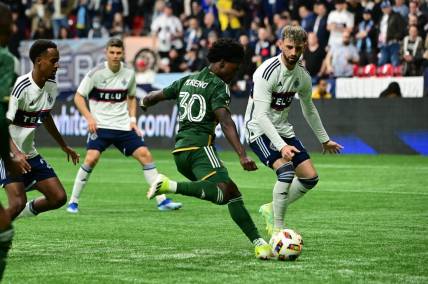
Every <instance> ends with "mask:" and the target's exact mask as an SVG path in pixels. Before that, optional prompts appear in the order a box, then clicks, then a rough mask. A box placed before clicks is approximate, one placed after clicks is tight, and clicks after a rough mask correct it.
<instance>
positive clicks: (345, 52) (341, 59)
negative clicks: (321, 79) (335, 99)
mask: <svg viewBox="0 0 428 284" xmlns="http://www.w3.org/2000/svg"><path fill="white" fill-rule="evenodd" d="M359 59H360V58H359V56H358V50H357V48H356V47H355V46H354V45H353V44H352V43H351V34H350V33H349V32H347V31H345V32H343V35H342V44H339V45H333V46H332V47H331V49H330V51H329V52H328V54H327V57H326V59H325V63H326V68H327V72H328V73H329V74H332V75H333V76H334V77H352V75H353V65H354V64H357V63H358V61H359Z"/></svg>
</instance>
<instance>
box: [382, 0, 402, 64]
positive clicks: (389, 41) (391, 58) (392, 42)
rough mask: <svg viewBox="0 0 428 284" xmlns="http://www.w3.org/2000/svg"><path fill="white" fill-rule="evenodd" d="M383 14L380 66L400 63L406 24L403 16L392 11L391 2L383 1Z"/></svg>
mask: <svg viewBox="0 0 428 284" xmlns="http://www.w3.org/2000/svg"><path fill="white" fill-rule="evenodd" d="M381 8H382V13H383V16H382V18H381V21H380V33H379V47H380V58H379V66H382V65H384V64H387V63H391V64H392V65H393V66H398V65H400V42H401V40H402V39H403V37H404V33H405V27H406V24H405V22H404V20H403V18H402V17H401V16H400V15H399V14H397V13H395V12H393V11H392V7H391V2H389V1H383V2H382V4H381Z"/></svg>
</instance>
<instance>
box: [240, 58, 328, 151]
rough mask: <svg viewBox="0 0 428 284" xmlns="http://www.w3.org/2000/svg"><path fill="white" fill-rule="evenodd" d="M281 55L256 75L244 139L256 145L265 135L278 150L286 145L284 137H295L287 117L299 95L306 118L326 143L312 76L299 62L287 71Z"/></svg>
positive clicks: (265, 63) (264, 64)
mask: <svg viewBox="0 0 428 284" xmlns="http://www.w3.org/2000/svg"><path fill="white" fill-rule="evenodd" d="M281 56H282V54H279V55H278V56H275V57H272V58H270V59H268V60H266V61H265V62H263V64H262V65H260V66H259V67H258V68H257V70H256V71H255V72H254V75H253V82H254V86H253V89H252V92H251V95H250V98H249V100H248V105H247V110H246V113H245V126H246V127H245V136H246V139H247V142H249V143H251V142H254V141H255V140H256V139H257V138H258V137H259V136H261V135H263V134H265V135H266V136H267V137H268V138H269V139H270V141H271V142H272V144H273V146H274V147H275V148H276V149H277V150H278V151H281V149H282V148H283V147H284V146H285V145H286V143H285V142H284V140H283V139H282V138H281V137H286V138H291V137H294V136H295V134H294V130H293V126H292V125H291V124H290V123H289V122H288V113H289V111H290V106H291V103H292V101H293V99H294V97H295V95H296V94H298V97H299V99H300V105H301V108H302V111H303V115H304V117H305V119H306V120H307V122H308V123H309V125H310V127H311V128H312V130H313V131H314V133H315V135H316V136H317V138H318V140H319V141H320V142H321V143H323V142H326V141H328V140H329V137H328V135H327V133H326V131H325V130H324V127H323V125H322V123H321V120H320V117H319V115H318V111H317V109H316V108H315V105H314V104H313V102H312V82H311V77H310V75H309V73H308V72H307V71H306V69H305V68H304V67H303V66H302V65H301V62H298V63H297V64H296V65H295V67H294V69H292V70H288V69H287V67H286V66H285V64H284V62H283V59H282V57H281Z"/></svg>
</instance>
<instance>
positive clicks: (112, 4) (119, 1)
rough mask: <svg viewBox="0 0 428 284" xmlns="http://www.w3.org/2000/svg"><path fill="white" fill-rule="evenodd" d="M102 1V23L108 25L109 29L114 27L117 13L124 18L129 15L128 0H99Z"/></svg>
mask: <svg viewBox="0 0 428 284" xmlns="http://www.w3.org/2000/svg"><path fill="white" fill-rule="evenodd" d="M97 1H101V9H102V12H101V14H102V24H103V26H105V27H106V29H107V30H110V31H111V29H112V28H113V24H114V21H115V17H116V14H117V13H119V14H121V16H122V22H124V20H123V18H125V17H127V16H128V15H129V5H128V0H97Z"/></svg>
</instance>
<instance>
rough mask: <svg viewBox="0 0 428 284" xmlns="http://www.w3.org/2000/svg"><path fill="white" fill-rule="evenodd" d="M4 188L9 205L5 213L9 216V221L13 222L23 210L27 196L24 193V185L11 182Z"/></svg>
mask: <svg viewBox="0 0 428 284" xmlns="http://www.w3.org/2000/svg"><path fill="white" fill-rule="evenodd" d="M4 188H5V190H6V194H7V199H8V203H9V207H7V208H6V212H7V213H8V214H9V216H10V219H11V220H14V219H15V218H16V217H18V215H19V213H21V211H22V210H23V209H24V208H25V203H26V202H27V195H26V194H25V191H24V183H23V182H12V183H9V184H7V185H6V186H5V187H4Z"/></svg>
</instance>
